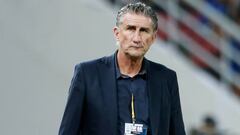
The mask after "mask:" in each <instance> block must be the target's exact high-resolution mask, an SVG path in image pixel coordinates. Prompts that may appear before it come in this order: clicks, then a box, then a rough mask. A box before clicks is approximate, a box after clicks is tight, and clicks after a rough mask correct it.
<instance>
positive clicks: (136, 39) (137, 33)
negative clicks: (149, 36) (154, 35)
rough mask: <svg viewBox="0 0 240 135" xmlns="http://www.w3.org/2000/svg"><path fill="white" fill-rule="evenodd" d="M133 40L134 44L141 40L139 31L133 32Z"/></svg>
mask: <svg viewBox="0 0 240 135" xmlns="http://www.w3.org/2000/svg"><path fill="white" fill-rule="evenodd" d="M133 42H134V43H135V44H139V43H140V42H141V36H140V33H139V32H138V31H136V32H135V33H134V36H133Z"/></svg>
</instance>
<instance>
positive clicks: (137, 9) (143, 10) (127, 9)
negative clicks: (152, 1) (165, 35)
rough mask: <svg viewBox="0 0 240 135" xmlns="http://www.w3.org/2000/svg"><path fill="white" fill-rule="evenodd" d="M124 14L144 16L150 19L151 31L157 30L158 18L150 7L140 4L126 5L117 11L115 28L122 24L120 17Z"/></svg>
mask: <svg viewBox="0 0 240 135" xmlns="http://www.w3.org/2000/svg"><path fill="white" fill-rule="evenodd" d="M126 13H136V14H141V15H144V16H146V17H150V18H151V20H152V23H153V30H154V31H156V30H157V28H158V18H157V15H156V13H155V12H154V11H153V9H152V8H151V7H150V6H147V5H146V4H144V3H142V2H137V3H130V4H127V5H126V6H124V7H122V8H121V9H120V10H119V11H118V14H117V18H116V26H119V25H120V24H121V23H122V22H121V17H122V16H123V15H125V14H126Z"/></svg>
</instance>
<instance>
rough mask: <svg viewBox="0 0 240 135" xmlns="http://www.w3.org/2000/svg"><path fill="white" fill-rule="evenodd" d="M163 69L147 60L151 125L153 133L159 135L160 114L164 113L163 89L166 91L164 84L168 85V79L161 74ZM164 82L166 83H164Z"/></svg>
mask: <svg viewBox="0 0 240 135" xmlns="http://www.w3.org/2000/svg"><path fill="white" fill-rule="evenodd" d="M160 70H161V69H156V68H155V67H154V64H152V63H151V62H150V61H148V62H147V90H148V100H149V118H150V126H151V131H152V134H153V135H158V134H159V132H161V131H159V126H160V125H159V124H161V123H160V119H161V118H160V116H161V115H163V114H161V113H163V111H162V110H161V109H162V108H163V107H162V104H163V103H162V101H163V100H162V99H163V98H164V97H163V95H164V94H163V91H165V90H164V89H165V88H164V86H166V81H165V79H164V77H162V76H163V75H161V71H160ZM163 84H164V85H163Z"/></svg>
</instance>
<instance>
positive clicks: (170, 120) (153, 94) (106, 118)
mask: <svg viewBox="0 0 240 135" xmlns="http://www.w3.org/2000/svg"><path fill="white" fill-rule="evenodd" d="M146 61H147V62H146V69H147V91H148V94H149V95H148V96H149V99H148V100H149V101H148V103H149V117H150V126H151V132H152V135H185V129H184V124H183V118H182V111H181V105H180V98H179V91H178V83H177V77H176V73H175V72H174V71H172V70H170V69H168V68H167V67H165V66H163V65H161V64H157V63H154V62H151V61H149V60H146ZM114 66H115V64H114V55H111V56H109V57H103V58H100V59H97V60H93V61H88V62H84V63H81V64H78V65H77V66H76V67H75V72H74V76H73V79H72V82H71V86H70V91H69V97H68V101H67V105H66V108H65V112H64V115H63V118H62V123H61V126H60V130H59V135H117V133H118V129H117V128H118V126H117V125H118V122H117V120H118V119H117V118H118V117H117V116H118V107H117V86H116V77H115V75H116V73H115V68H114Z"/></svg>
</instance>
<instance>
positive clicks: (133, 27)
mask: <svg viewBox="0 0 240 135" xmlns="http://www.w3.org/2000/svg"><path fill="white" fill-rule="evenodd" d="M135 29H136V27H135V26H128V27H127V30H135Z"/></svg>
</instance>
